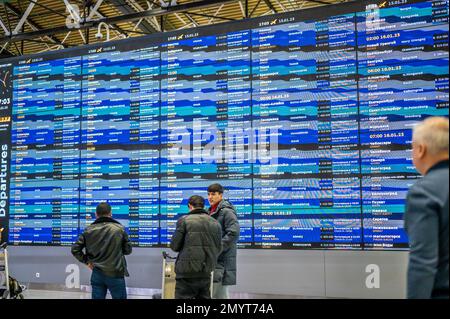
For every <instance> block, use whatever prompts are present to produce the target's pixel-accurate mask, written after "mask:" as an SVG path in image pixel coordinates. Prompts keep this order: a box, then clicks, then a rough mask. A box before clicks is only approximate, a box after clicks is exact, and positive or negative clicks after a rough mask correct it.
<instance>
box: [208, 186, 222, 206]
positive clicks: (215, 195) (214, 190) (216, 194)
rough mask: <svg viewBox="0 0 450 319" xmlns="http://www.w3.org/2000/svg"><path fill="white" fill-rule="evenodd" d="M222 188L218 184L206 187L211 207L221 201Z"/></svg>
mask: <svg viewBox="0 0 450 319" xmlns="http://www.w3.org/2000/svg"><path fill="white" fill-rule="evenodd" d="M223 191H224V189H223V186H222V185H220V184H212V185H209V187H208V201H209V204H210V205H211V206H214V205H217V204H218V203H220V202H221V201H222V199H223Z"/></svg>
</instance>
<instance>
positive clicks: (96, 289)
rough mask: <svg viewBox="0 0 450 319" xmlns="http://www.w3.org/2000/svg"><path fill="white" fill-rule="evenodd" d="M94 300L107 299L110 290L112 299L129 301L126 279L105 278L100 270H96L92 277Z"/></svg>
mask: <svg viewBox="0 0 450 319" xmlns="http://www.w3.org/2000/svg"><path fill="white" fill-rule="evenodd" d="M91 286H92V299H106V292H107V290H109V293H110V294H111V297H112V299H127V289H126V285H125V278H123V277H122V278H114V277H108V276H105V275H104V274H103V273H102V272H101V271H100V270H98V269H97V268H94V270H93V271H92V276H91Z"/></svg>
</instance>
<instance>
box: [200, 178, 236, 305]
mask: <svg viewBox="0 0 450 319" xmlns="http://www.w3.org/2000/svg"><path fill="white" fill-rule="evenodd" d="M223 192H224V188H223V186H222V185H220V184H212V185H210V186H209V187H208V201H209V204H210V205H211V207H210V208H209V214H210V215H211V217H213V218H215V219H216V220H217V221H218V222H219V224H220V226H221V228H222V253H221V254H220V256H219V258H218V260H217V266H216V270H215V271H214V286H213V298H214V299H228V297H229V295H228V287H229V286H232V285H236V273H237V267H236V257H237V242H238V240H239V232H240V227H239V222H238V218H237V214H236V210H235V209H234V207H233V205H232V204H231V203H230V202H229V201H227V200H225V199H223Z"/></svg>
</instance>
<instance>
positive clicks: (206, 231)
mask: <svg viewBox="0 0 450 319" xmlns="http://www.w3.org/2000/svg"><path fill="white" fill-rule="evenodd" d="M188 207H189V211H190V212H189V214H188V215H186V216H183V217H181V218H180V219H179V220H178V221H177V228H176V230H175V233H174V234H173V237H172V240H171V243H170V248H171V249H172V250H173V251H175V252H178V256H177V261H176V263H175V274H176V285H175V299H194V298H195V299H211V289H210V287H211V273H212V272H213V271H214V269H215V266H216V262H217V256H219V254H220V252H221V250H222V242H221V237H222V231H221V229H220V225H219V224H218V223H217V221H216V220H215V219H214V218H212V217H210V216H209V215H208V213H207V212H206V211H205V210H204V207H205V200H204V199H203V197H201V196H197V195H194V196H192V197H191V198H189V204H188Z"/></svg>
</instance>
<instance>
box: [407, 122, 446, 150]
mask: <svg viewBox="0 0 450 319" xmlns="http://www.w3.org/2000/svg"><path fill="white" fill-rule="evenodd" d="M448 126H449V121H448V118H446V117H440V116H439V117H438V116H433V117H428V118H427V119H426V120H424V121H423V122H420V123H419V124H417V125H416V126H415V127H414V129H413V141H414V142H417V143H423V144H425V145H426V146H427V149H428V151H429V152H430V154H432V155H437V154H441V153H446V154H448V153H449V146H448V140H449V137H448V134H449V129H448Z"/></svg>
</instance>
